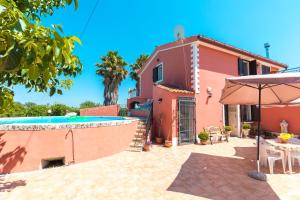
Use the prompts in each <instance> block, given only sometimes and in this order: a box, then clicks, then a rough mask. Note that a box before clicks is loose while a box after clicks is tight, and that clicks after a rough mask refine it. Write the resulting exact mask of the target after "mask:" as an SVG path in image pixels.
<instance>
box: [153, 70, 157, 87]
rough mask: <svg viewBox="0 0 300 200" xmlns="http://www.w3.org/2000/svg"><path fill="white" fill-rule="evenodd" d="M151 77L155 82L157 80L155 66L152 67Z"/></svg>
mask: <svg viewBox="0 0 300 200" xmlns="http://www.w3.org/2000/svg"><path fill="white" fill-rule="evenodd" d="M152 78H153V82H154V83H155V82H156V81H157V67H155V68H153V74H152Z"/></svg>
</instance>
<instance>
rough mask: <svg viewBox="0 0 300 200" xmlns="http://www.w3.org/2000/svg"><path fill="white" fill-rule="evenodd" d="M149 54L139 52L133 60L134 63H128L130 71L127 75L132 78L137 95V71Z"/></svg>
mask: <svg viewBox="0 0 300 200" xmlns="http://www.w3.org/2000/svg"><path fill="white" fill-rule="evenodd" d="M148 58H149V56H148V55H147V54H141V55H140V56H139V57H138V58H137V59H136V61H135V63H133V64H131V65H130V68H131V71H130V73H129V76H130V77H131V79H132V80H135V81H136V82H135V88H136V92H137V95H138V93H139V76H138V71H139V70H140V69H141V68H142V67H143V65H144V64H145V63H146V61H147V60H148Z"/></svg>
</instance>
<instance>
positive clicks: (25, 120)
mask: <svg viewBox="0 0 300 200" xmlns="http://www.w3.org/2000/svg"><path fill="white" fill-rule="evenodd" d="M115 120H125V118H124V117H108V116H72V117H67V116H59V117H19V118H18V117H16V118H2V119H1V118H0V125H1V124H57V123H85V122H103V121H115Z"/></svg>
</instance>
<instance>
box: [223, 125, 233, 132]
mask: <svg viewBox="0 0 300 200" xmlns="http://www.w3.org/2000/svg"><path fill="white" fill-rule="evenodd" d="M224 129H225V131H232V127H231V126H224Z"/></svg>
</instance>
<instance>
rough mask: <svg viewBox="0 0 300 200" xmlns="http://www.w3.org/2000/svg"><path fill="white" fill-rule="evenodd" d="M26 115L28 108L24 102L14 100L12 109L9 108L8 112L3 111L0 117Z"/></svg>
mask: <svg viewBox="0 0 300 200" xmlns="http://www.w3.org/2000/svg"><path fill="white" fill-rule="evenodd" d="M24 116H26V108H25V106H24V105H23V104H21V103H19V102H14V103H13V104H12V106H10V109H7V110H6V112H4V113H1V114H0V117H24Z"/></svg>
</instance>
